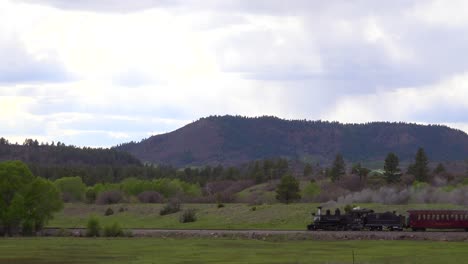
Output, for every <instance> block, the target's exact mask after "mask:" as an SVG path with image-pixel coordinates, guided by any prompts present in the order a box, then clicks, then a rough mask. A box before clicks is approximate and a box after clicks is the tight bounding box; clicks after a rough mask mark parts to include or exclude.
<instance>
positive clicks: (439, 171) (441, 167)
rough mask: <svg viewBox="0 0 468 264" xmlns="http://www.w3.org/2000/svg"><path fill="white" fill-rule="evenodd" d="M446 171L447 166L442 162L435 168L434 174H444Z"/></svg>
mask: <svg viewBox="0 0 468 264" xmlns="http://www.w3.org/2000/svg"><path fill="white" fill-rule="evenodd" d="M445 172H446V170H445V166H444V165H443V164H442V163H439V164H437V167H435V169H434V174H442V173H445Z"/></svg>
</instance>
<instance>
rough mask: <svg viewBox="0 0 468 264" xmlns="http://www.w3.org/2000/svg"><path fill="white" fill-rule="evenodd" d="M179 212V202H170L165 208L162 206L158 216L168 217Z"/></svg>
mask: <svg viewBox="0 0 468 264" xmlns="http://www.w3.org/2000/svg"><path fill="white" fill-rule="evenodd" d="M179 211H180V202H179V201H178V200H171V201H169V202H168V203H167V204H166V206H164V208H163V209H161V211H159V214H160V215H168V214H173V213H177V212H179Z"/></svg>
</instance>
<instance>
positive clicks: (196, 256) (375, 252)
mask: <svg viewBox="0 0 468 264" xmlns="http://www.w3.org/2000/svg"><path fill="white" fill-rule="evenodd" d="M466 247H467V243H457V242H427V241H378V242H376V241H337V242H334V241H287V242H269V241H259V240H230V239H214V240H209V239H154V238H141V239H136V238H122V239H93V238H8V239H0V264H7V263H8V264H11V263H13V264H26V263H27V264H45V263H64V264H78V263H353V261H352V252H353V251H354V255H355V263H369V264H372V263H399V264H405V263H411V264H417V263H424V264H431V263H437V264H440V263H466V260H467V259H468V250H466Z"/></svg>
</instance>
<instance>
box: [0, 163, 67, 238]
mask: <svg viewBox="0 0 468 264" xmlns="http://www.w3.org/2000/svg"><path fill="white" fill-rule="evenodd" d="M62 207H63V203H62V200H61V199H60V192H59V190H58V189H57V188H56V187H55V186H54V185H53V184H52V183H51V182H50V181H48V180H44V179H41V178H36V177H34V176H33V175H32V173H31V171H30V170H29V168H28V167H27V166H26V164H24V163H22V162H20V161H6V162H1V163H0V225H2V226H3V227H4V228H5V231H6V233H7V234H10V235H11V234H12V233H13V230H17V229H18V228H19V227H23V228H24V231H25V233H32V232H34V231H38V230H40V229H41V228H42V227H43V225H44V224H45V223H46V222H47V221H48V220H50V219H51V218H52V215H53V213H55V212H57V211H59V210H61V209H62Z"/></svg>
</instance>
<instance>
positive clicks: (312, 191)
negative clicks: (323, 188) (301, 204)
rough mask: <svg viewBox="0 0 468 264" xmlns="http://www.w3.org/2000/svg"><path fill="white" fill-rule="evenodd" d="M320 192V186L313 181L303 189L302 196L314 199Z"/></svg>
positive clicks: (306, 198)
mask: <svg viewBox="0 0 468 264" xmlns="http://www.w3.org/2000/svg"><path fill="white" fill-rule="evenodd" d="M319 194H320V187H319V186H318V184H317V183H316V182H315V181H311V182H310V183H309V184H307V186H306V187H305V188H304V190H302V196H303V197H304V199H305V200H312V199H313V198H315V197H316V196H317V195H319Z"/></svg>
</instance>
